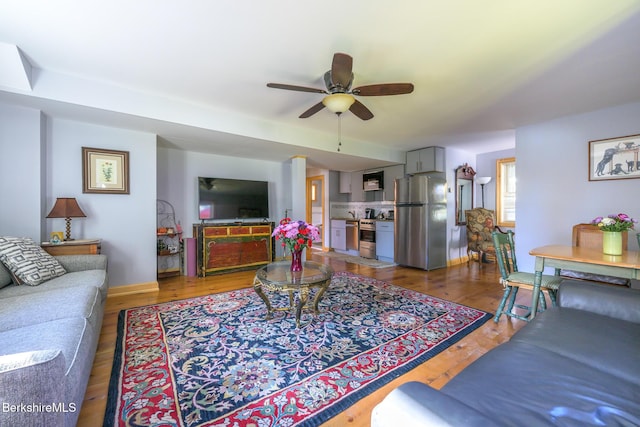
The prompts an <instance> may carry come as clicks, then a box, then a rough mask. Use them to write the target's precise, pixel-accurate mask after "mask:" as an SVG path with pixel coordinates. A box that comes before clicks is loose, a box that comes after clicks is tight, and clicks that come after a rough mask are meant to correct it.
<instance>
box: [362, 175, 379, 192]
mask: <svg viewBox="0 0 640 427" xmlns="http://www.w3.org/2000/svg"><path fill="white" fill-rule="evenodd" d="M362 189H363V190H364V191H375V190H383V189H384V172H383V171H378V172H367V173H364V174H362Z"/></svg>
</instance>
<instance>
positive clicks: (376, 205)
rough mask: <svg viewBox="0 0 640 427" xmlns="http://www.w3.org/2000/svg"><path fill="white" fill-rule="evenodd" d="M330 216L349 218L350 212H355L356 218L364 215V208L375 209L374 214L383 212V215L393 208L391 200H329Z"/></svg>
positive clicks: (385, 215)
mask: <svg viewBox="0 0 640 427" xmlns="http://www.w3.org/2000/svg"><path fill="white" fill-rule="evenodd" d="M329 206H330V207H329V209H330V215H331V218H351V214H350V213H349V211H351V212H355V215H356V219H360V218H364V217H365V210H366V209H373V210H375V215H378V214H379V213H381V212H382V213H383V214H384V217H385V218H386V217H388V216H389V211H392V210H393V209H394V207H393V202H391V201H386V202H330V203H329Z"/></svg>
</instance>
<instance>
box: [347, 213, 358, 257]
mask: <svg viewBox="0 0 640 427" xmlns="http://www.w3.org/2000/svg"><path fill="white" fill-rule="evenodd" d="M358 228H359V226H358V220H357V219H354V220H347V230H346V233H345V234H346V235H347V250H348V251H350V250H353V251H359V250H360V231H359V229H358Z"/></svg>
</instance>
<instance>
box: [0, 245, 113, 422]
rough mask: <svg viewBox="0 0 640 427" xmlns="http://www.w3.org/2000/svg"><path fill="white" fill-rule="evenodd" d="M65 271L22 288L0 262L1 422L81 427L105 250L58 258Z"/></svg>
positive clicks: (100, 309)
mask: <svg viewBox="0 0 640 427" xmlns="http://www.w3.org/2000/svg"><path fill="white" fill-rule="evenodd" d="M55 259H57V260H58V261H59V263H60V264H61V265H62V267H63V268H64V270H65V271H66V273H64V274H63V275H61V276H59V277H55V278H52V279H50V280H46V281H44V282H43V283H41V284H39V285H37V286H29V285H25V284H20V285H17V284H15V283H14V278H13V276H12V275H11V274H10V272H9V271H8V270H7V269H6V268H5V266H4V265H2V263H0V426H56V427H57V426H68V427H70V426H75V425H76V423H77V420H78V415H79V412H80V406H81V404H82V401H83V399H84V394H85V390H86V387H87V382H88V380H89V375H90V373H91V367H92V365H93V359H94V356H95V353H96V348H97V344H98V339H99V336H100V329H101V326H102V317H103V313H104V306H105V301H106V297H107V288H108V283H107V258H106V256H105V255H71V256H60V257H55Z"/></svg>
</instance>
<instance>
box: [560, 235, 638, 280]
mask: <svg viewBox="0 0 640 427" xmlns="http://www.w3.org/2000/svg"><path fill="white" fill-rule="evenodd" d="M628 242H629V233H628V232H626V231H623V232H622V249H623V250H625V251H626V250H627V247H628ZM571 244H572V245H573V246H580V247H583V248H591V249H598V250H602V230H600V228H599V227H598V226H597V225H595V224H576V225H574V226H573V229H572V233H571ZM560 275H561V276H564V277H569V278H571V279H579V280H589V281H592V282H602V283H607V284H610V285H622V286H630V284H631V282H630V281H629V279H624V278H622V277H614V276H606V275H603V274H594V273H583V272H581V271H573V270H561V271H560Z"/></svg>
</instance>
